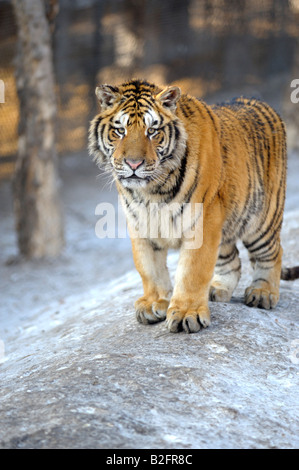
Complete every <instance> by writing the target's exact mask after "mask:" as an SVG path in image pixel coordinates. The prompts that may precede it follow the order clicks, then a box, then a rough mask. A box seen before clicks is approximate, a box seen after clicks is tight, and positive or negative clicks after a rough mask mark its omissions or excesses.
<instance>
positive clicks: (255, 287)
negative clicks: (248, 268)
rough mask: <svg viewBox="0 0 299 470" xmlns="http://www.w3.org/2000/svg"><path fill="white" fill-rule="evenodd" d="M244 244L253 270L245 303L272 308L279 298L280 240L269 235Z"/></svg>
mask: <svg viewBox="0 0 299 470" xmlns="http://www.w3.org/2000/svg"><path fill="white" fill-rule="evenodd" d="M269 240H271V241H269ZM244 244H245V246H246V248H247V249H248V251H249V256H250V261H251V265H252V267H253V270H254V271H253V280H252V283H251V285H250V286H249V287H247V289H246V290H245V304H246V305H248V306H249V307H260V308H264V309H266V310H269V309H271V308H274V307H275V306H276V304H277V302H278V300H279V283H280V274H281V259H282V248H281V246H280V240H279V238H278V239H274V238H272V239H271V237H270V238H268V240H266V241H265V240H264V241H263V240H261V241H259V243H258V244H257V243H254V244H253V243H251V244H249V245H248V244H246V243H244Z"/></svg>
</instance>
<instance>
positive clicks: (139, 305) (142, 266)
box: [131, 238, 172, 324]
mask: <svg viewBox="0 0 299 470" xmlns="http://www.w3.org/2000/svg"><path fill="white" fill-rule="evenodd" d="M131 241H132V248H133V258H134V263H135V266H136V269H137V271H138V272H139V274H140V276H141V279H142V283H143V290H144V295H143V296H142V297H140V299H138V300H136V302H135V311H136V318H137V320H138V321H139V322H140V323H143V324H148V323H156V322H159V321H162V320H165V318H166V312H167V308H168V305H169V299H170V297H171V293H172V286H171V281H170V277H169V273H168V269H167V264H166V259H167V250H166V249H161V250H160V249H157V248H154V247H153V245H151V243H150V241H149V240H147V239H144V238H135V239H131Z"/></svg>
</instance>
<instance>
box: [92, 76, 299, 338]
mask: <svg viewBox="0 0 299 470" xmlns="http://www.w3.org/2000/svg"><path fill="white" fill-rule="evenodd" d="M96 96H97V99H98V104H99V107H100V112H99V114H97V115H96V116H95V118H94V119H93V120H92V121H91V123H90V128H89V135H88V149H89V154H90V155H91V156H92V157H93V159H94V161H95V162H96V164H97V165H99V166H102V165H105V169H106V170H107V171H109V172H110V173H111V175H112V177H113V180H114V181H115V184H116V187H117V190H118V193H119V197H120V199H121V202H122V205H123V208H124V211H125V214H126V218H127V225H128V229H129V232H130V236H131V243H132V252H133V259H134V263H135V266H136V269H137V271H138V272H139V274H140V276H141V280H142V284H143V295H142V297H141V298H139V299H138V300H136V302H135V304H134V305H135V313H136V318H137V320H138V321H139V322H140V323H142V324H152V323H156V322H160V321H163V320H166V326H167V328H168V330H169V331H170V332H172V333H176V332H179V331H185V332H186V333H196V332H198V331H199V330H201V329H203V328H206V327H208V326H209V325H210V323H211V316H210V310H209V301H215V302H229V301H230V300H231V297H232V294H233V292H234V290H235V288H236V287H237V285H238V282H239V279H240V276H241V260H240V257H239V251H238V248H237V242H238V241H239V240H241V242H242V243H243V245H244V246H245V247H246V249H247V250H248V253H249V259H250V262H251V265H252V268H253V277H252V282H251V284H250V285H249V286H248V287H247V288H246V290H245V295H244V300H245V304H246V305H247V306H249V307H259V308H262V309H273V308H274V307H275V306H276V305H277V302H278V300H279V284H280V279H285V280H293V279H297V278H299V266H297V267H293V268H282V247H281V243H280V232H281V227H282V221H283V211H284V203H285V192H286V172H287V150H286V130H285V125H284V123H283V121H282V119H281V118H280V116H279V115H278V114H277V113H276V112H275V111H274V110H273V109H272V108H271V107H270V106H269V105H268V104H266V103H265V102H263V101H261V100H258V99H255V98H245V97H240V98H235V99H233V100H232V101H230V102H227V103H226V102H225V103H222V104H216V105H208V104H207V103H205V102H204V101H203V100H201V99H197V98H195V97H193V96H191V95H189V94H184V93H182V91H181V89H180V88H179V87H178V86H175V85H173V86H171V85H170V86H166V87H161V86H157V85H155V84H153V83H148V82H147V81H146V80H139V79H133V80H129V81H127V82H125V83H123V84H121V85H118V86H115V85H107V84H104V85H100V86H98V87H97V88H96ZM153 204H154V205H155V207H156V210H157V211H158V212H159V211H160V212H162V209H163V208H165V207H168V206H169V205H170V204H175V207H176V210H175V211H170V212H169V214H168V215H167V213H166V212H165V214H166V215H165V214H164V215H163V217H162V218H163V222H164V224H166V225H169V226H170V227H173V226H174V225H175V224H176V223H177V220H178V218H179V217H182V215H184V211H185V210H186V207H187V206H188V205H191V206H192V205H193V206H195V205H196V204H199V205H200V206H201V207H202V213H201V215H202V216H201V217H199V216H198V214H197V215H196V213H195V212H196V211H193V212H192V214H191V218H190V223H189V225H188V227H186V230H185V231H184V230H183V231H182V232H181V233H180V234H179V236H178V237H172V236H168V237H167V236H161V233H162V232H161V223H162V222H160V223H159V222H157V224H158V227H157V232H156V234H155V236H152V235H151V234H150V233H148V232H147V233H146V234H145V236H135V235H136V231H134V227H136V226H137V227H140V224H142V223H143V222H144V219H148V218H149V213H150V207H151V206H152V205H153ZM141 207H142V210H140V208H141ZM200 221H201V222H200ZM159 224H160V225H159ZM191 228H192V230H193V231H192V233H193V235H192V234H191V235H190V230H191ZM197 230H202V243H201V244H200V246H195V247H192V246H191V245H190V238H191V241H192V236H193V237H194V236H195V235H194V233H196V231H197ZM187 232H188V233H187ZM133 234H134V235H133ZM169 249H177V250H179V258H178V264H177V268H176V273H175V279H174V286H172V282H171V280H170V275H169V272H168V268H167V254H168V250H169Z"/></svg>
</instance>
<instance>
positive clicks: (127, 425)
mask: <svg viewBox="0 0 299 470" xmlns="http://www.w3.org/2000/svg"><path fill="white" fill-rule="evenodd" d="M61 175H62V186H61V190H62V197H63V202H64V209H65V220H66V247H65V250H64V252H63V254H62V255H61V257H60V258H59V259H58V260H56V261H39V262H26V263H25V262H16V260H15V256H16V254H17V250H16V241H15V235H14V231H13V217H12V200H11V188H10V185H9V184H8V183H7V182H2V183H1V184H0V200H1V209H0V210H1V226H0V230H1V252H0V295H1V302H0V378H1V388H0V423H1V426H0V447H2V448H7V447H9V448H32V447H33V448H80V447H81V448H88V447H98V448H101V447H102V448H213V447H218V448H228V447H233V448H241V447H247V448H248V447H249V448H255V447H258V448H259V447H266V448H270V447H291V448H295V447H298V445H299V438H298V436H299V426H298V422H299V420H298V418H299V413H298V411H299V410H298V393H297V390H298V377H299V376H298V372H299V370H298V367H299V328H298V321H299V307H298V303H299V280H298V281H295V282H292V283H287V282H282V287H281V299H280V302H279V305H278V307H277V308H276V309H275V310H274V311H270V312H266V311H261V310H259V309H255V308H252V309H249V308H247V307H246V306H244V304H243V302H242V298H243V292H244V288H245V287H246V285H248V283H249V279H250V269H249V266H248V262H247V257H246V253H245V250H244V249H242V248H241V247H240V248H241V255H242V261H243V275H242V279H241V282H240V285H239V287H238V289H237V291H236V293H235V295H234V298H233V300H232V302H231V303H229V304H211V311H212V325H211V327H210V328H208V329H206V330H204V331H201V332H200V333H198V334H195V335H186V334H184V333H181V334H177V335H173V334H170V333H168V332H167V330H166V327H165V324H164V323H161V324H157V325H152V326H143V325H140V324H138V323H137V322H136V321H135V317H134V309H133V303H134V300H135V299H136V298H138V297H139V296H140V295H141V281H140V278H139V276H138V274H137V273H136V271H135V269H134V267H133V261H132V255H131V245H130V240H129V239H128V238H127V239H105V240H100V239H98V238H97V237H96V234H95V225H96V222H97V220H98V217H97V216H96V215H95V208H96V206H97V204H98V203H100V202H112V203H114V204H116V203H117V195H116V191H115V189H114V188H113V187H112V189H111V190H108V188H105V189H104V190H102V189H101V187H102V179H101V178H99V179H97V178H96V175H97V169H96V167H95V166H94V165H93V164H92V163H91V162H90V161H89V159H88V157H87V156H86V155H78V156H77V157H72V158H65V159H64V160H63V161H62V163H61ZM298 181H299V157H298V156H295V155H294V156H292V157H291V158H290V160H289V180H288V193H287V203H286V213H285V223H284V228H283V245H284V261H285V264H286V265H294V264H299V248H298V240H299V187H298ZM176 260H177V254H176V253H171V254H170V256H169V267H170V271H171V273H172V274H173V273H174V271H175V265H176Z"/></svg>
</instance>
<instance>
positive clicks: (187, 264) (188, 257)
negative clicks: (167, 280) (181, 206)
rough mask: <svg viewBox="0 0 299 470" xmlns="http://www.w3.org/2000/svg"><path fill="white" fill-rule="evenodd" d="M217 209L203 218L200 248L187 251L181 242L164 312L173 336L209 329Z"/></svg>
mask: <svg viewBox="0 0 299 470" xmlns="http://www.w3.org/2000/svg"><path fill="white" fill-rule="evenodd" d="M221 229H222V218H221V211H220V208H219V207H218V208H217V207H215V209H214V211H210V215H209V214H208V215H204V224H203V244H202V246H201V247H200V248H196V249H190V248H186V241H185V240H184V241H183V244H182V247H181V252H180V258H179V264H178V268H177V272H176V280H175V287H174V292H173V296H172V298H171V301H170V305H169V308H168V311H167V326H168V329H169V331H171V332H172V333H176V332H179V331H181V330H185V331H186V332H187V333H196V332H197V331H199V330H200V329H201V328H206V327H207V326H209V325H210V311H209V306H208V300H209V288H210V283H211V280H212V277H213V273H214V268H215V264H216V261H217V256H218V249H219V244H220V241H221Z"/></svg>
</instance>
